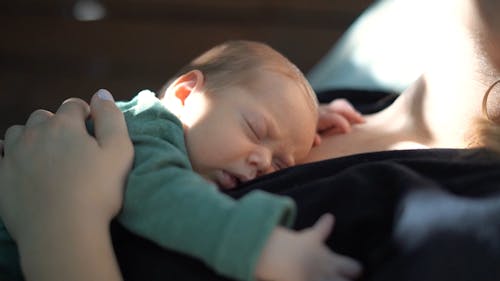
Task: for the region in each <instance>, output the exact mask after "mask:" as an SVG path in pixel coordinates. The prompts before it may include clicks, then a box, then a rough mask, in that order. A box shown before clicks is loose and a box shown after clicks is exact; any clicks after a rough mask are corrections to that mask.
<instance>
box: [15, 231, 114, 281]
mask: <svg viewBox="0 0 500 281" xmlns="http://www.w3.org/2000/svg"><path fill="white" fill-rule="evenodd" d="M40 232H41V233H33V235H36V236H37V237H36V239H29V240H25V241H19V243H18V244H19V252H20V256H21V266H22V270H23V274H24V276H25V278H26V280H27V281H45V280H47V281H49V280H50V281H53V280H67V281H79V280H82V281H83V280H86V281H87V280H96V281H99V280H102V281H119V280H122V277H121V274H120V271H119V269H118V266H117V263H116V259H115V256H114V253H113V248H112V244H111V240H110V235H109V230H108V227H107V226H103V227H100V226H99V227H96V226H89V225H85V224H84V223H83V222H81V221H75V222H74V223H72V225H67V227H51V228H50V230H48V229H44V230H43V231H40Z"/></svg>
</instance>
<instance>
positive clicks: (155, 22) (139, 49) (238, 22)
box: [0, 0, 373, 138]
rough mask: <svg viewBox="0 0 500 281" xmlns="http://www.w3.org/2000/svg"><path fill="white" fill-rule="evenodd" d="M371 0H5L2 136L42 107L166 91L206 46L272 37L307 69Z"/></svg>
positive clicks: (1, 7)
mask: <svg viewBox="0 0 500 281" xmlns="http://www.w3.org/2000/svg"><path fill="white" fill-rule="evenodd" d="M372 2H373V1H371V0H74V1H72V0H1V3H0V26H1V27H0V34H1V35H0V36H1V37H0V138H3V133H4V132H5V130H6V128H7V127H8V126H10V125H12V124H14V123H24V122H25V120H26V118H27V117H28V115H29V113H30V112H32V111H33V110H35V109H37V108H45V109H48V110H51V111H54V110H56V109H57V107H58V106H59V104H60V103H61V102H62V101H63V100H64V99H66V98H68V97H72V96H76V97H81V98H83V99H85V100H89V98H90V96H91V95H92V93H94V92H95V91H96V90H97V89H99V88H107V89H109V90H110V91H111V92H112V93H113V94H114V96H115V97H116V98H117V99H129V98H131V97H132V96H133V95H134V94H135V93H137V92H138V91H139V90H141V89H152V90H156V89H158V88H159V87H160V86H161V85H162V83H163V82H164V81H166V80H167V79H168V78H169V77H170V75H172V74H174V73H175V72H176V70H177V69H178V68H179V67H181V66H182V65H184V64H185V63H187V62H189V60H190V59H192V58H194V57H195V56H196V55H198V54H200V53H201V52H202V51H204V50H206V49H208V48H210V47H212V46H214V45H216V44H218V43H221V42H223V41H225V40H229V39H250V40H259V41H264V42H267V43H268V44H270V45H271V46H272V47H274V48H275V49H277V50H278V51H280V52H282V53H283V54H284V55H285V56H287V57H288V58H289V59H290V60H292V61H293V62H294V63H295V64H297V66H298V67H299V68H300V69H301V70H302V71H303V72H304V73H307V72H308V70H309V69H310V68H311V67H312V66H313V65H314V64H315V63H316V62H318V61H319V60H320V59H321V57H322V56H323V55H325V54H326V52H327V51H328V50H329V49H330V48H331V46H332V45H333V44H334V43H335V42H336V40H337V39H338V38H339V37H340V36H341V35H342V33H343V32H344V31H345V30H346V28H347V27H348V26H349V25H350V24H351V23H352V22H353V21H354V20H355V19H356V18H357V16H358V15H359V14H360V13H361V12H362V11H363V10H364V9H365V8H366V7H367V6H368V5H369V4H371V3H372Z"/></svg>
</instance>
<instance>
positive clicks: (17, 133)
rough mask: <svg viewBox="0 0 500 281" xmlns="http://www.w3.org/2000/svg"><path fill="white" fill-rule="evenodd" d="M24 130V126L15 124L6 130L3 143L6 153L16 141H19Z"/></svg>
mask: <svg viewBox="0 0 500 281" xmlns="http://www.w3.org/2000/svg"><path fill="white" fill-rule="evenodd" d="M23 132H24V126H21V125H14V126H10V127H9V128H8V129H7V131H5V136H4V143H3V152H4V154H8V152H9V151H10V150H11V149H12V147H13V146H14V144H15V143H18V142H19V139H20V138H21V135H22V134H23Z"/></svg>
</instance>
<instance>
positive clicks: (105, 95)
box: [96, 89, 114, 101]
mask: <svg viewBox="0 0 500 281" xmlns="http://www.w3.org/2000/svg"><path fill="white" fill-rule="evenodd" d="M96 94H97V96H98V97H99V98H100V99H102V100H109V101H114V99H113V96H112V95H111V93H110V92H109V91H108V90H106V89H99V91H97V93H96Z"/></svg>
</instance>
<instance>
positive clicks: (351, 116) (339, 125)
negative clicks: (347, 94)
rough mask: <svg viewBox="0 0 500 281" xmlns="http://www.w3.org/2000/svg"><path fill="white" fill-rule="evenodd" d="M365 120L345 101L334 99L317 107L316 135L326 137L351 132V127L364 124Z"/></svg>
mask: <svg viewBox="0 0 500 281" xmlns="http://www.w3.org/2000/svg"><path fill="white" fill-rule="evenodd" d="M364 122H365V119H364V118H363V116H362V115H361V113H359V112H358V111H357V110H356V109H354V107H353V106H352V105H351V103H350V102H349V101H347V100H346V99H335V100H333V101H332V102H330V103H328V104H321V105H320V106H319V118H318V135H319V136H328V135H334V134H344V133H348V132H350V131H351V125H354V124H360V123H364Z"/></svg>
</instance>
